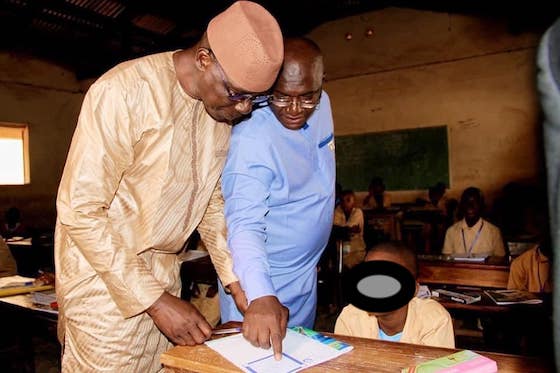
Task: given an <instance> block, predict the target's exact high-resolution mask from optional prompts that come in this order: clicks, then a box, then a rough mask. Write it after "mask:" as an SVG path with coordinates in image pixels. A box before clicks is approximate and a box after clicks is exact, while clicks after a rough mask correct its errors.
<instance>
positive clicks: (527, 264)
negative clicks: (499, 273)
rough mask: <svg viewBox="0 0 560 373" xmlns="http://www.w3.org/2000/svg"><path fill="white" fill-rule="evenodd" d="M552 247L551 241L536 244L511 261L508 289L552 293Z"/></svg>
mask: <svg viewBox="0 0 560 373" xmlns="http://www.w3.org/2000/svg"><path fill="white" fill-rule="evenodd" d="M551 262H552V249H551V245H550V244H549V243H543V244H540V245H535V247H533V248H531V249H529V250H527V251H525V252H524V253H523V254H521V255H520V256H518V257H517V258H515V259H514V260H513V262H511V266H510V269H509V279H508V285H507V287H508V289H518V290H525V291H530V292H531V293H551V292H552V273H551V271H550V268H551V266H550V264H551Z"/></svg>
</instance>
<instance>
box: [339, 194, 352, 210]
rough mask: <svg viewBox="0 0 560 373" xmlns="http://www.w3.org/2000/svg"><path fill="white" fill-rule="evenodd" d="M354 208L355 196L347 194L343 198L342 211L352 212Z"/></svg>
mask: <svg viewBox="0 0 560 373" xmlns="http://www.w3.org/2000/svg"><path fill="white" fill-rule="evenodd" d="M353 208H354V196H353V195H352V194H347V195H345V196H344V197H343V198H342V209H343V210H344V211H345V212H347V213H348V212H351V211H352V209H353Z"/></svg>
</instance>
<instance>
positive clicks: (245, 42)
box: [206, 1, 284, 92]
mask: <svg viewBox="0 0 560 373" xmlns="http://www.w3.org/2000/svg"><path fill="white" fill-rule="evenodd" d="M206 32H207V36H208V42H209V43H210V48H211V49H212V52H213V53H214V55H215V56H216V59H217V60H218V62H219V63H220V65H221V66H222V68H223V70H224V72H225V73H226V75H227V78H228V80H229V81H230V83H231V84H233V85H234V86H235V87H237V88H240V89H243V90H245V91H247V92H263V91H266V90H268V89H269V88H270V87H271V86H272V84H273V83H274V81H275V80H276V75H277V74H278V71H279V70H280V66H282V61H283V59H284V43H283V41H282V32H281V31H280V26H279V25H278V22H276V19H274V17H273V16H272V14H270V13H269V12H268V11H267V10H266V9H265V8H263V7H262V6H261V5H259V4H257V3H254V2H252V1H237V2H235V3H234V4H233V5H231V6H230V7H229V8H227V9H226V10H224V11H223V12H222V13H220V14H218V15H217V16H216V17H214V18H213V19H212V20H211V21H210V23H209V24H208V29H207V30H206Z"/></svg>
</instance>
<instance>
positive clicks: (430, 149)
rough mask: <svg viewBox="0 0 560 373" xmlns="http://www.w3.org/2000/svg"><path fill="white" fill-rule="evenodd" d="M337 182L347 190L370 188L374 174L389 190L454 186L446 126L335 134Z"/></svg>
mask: <svg viewBox="0 0 560 373" xmlns="http://www.w3.org/2000/svg"><path fill="white" fill-rule="evenodd" d="M335 145H336V171H337V181H338V182H339V183H340V184H341V185H342V187H343V188H344V189H352V190H354V191H366V190H367V189H368V185H369V182H370V180H371V178H372V177H374V176H379V177H381V178H382V179H383V180H384V183H385V186H386V189H387V190H423V189H427V188H429V187H430V186H432V185H434V184H436V183H438V182H443V183H445V184H446V185H447V186H448V187H449V186H450V170H449V139H448V128H447V126H446V125H437V126H430V127H420V128H412V129H400V130H395V131H383V132H370V133H362V134H355V135H343V136H336V137H335Z"/></svg>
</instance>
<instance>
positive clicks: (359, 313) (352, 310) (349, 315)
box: [338, 304, 369, 321]
mask: <svg viewBox="0 0 560 373" xmlns="http://www.w3.org/2000/svg"><path fill="white" fill-rule="evenodd" d="M368 316H369V314H368V313H367V312H366V311H364V310H361V309H359V308H357V307H355V306H353V305H351V304H349V305H347V306H346V307H344V308H343V309H342V312H340V315H339V316H338V318H339V319H340V318H342V319H345V320H356V321H357V320H358V319H359V318H362V317H368Z"/></svg>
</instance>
